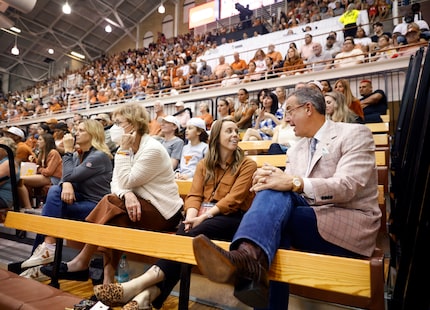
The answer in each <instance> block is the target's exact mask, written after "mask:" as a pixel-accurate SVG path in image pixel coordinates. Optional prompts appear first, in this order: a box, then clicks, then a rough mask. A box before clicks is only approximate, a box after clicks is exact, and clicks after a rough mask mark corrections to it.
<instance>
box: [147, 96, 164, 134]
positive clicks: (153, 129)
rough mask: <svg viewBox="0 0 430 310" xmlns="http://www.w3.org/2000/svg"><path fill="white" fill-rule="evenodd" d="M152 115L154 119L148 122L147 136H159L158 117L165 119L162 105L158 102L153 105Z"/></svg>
mask: <svg viewBox="0 0 430 310" xmlns="http://www.w3.org/2000/svg"><path fill="white" fill-rule="evenodd" d="M154 113H155V116H154V118H153V119H152V120H151V121H150V122H149V134H150V135H151V136H159V135H160V133H161V126H160V123H159V122H158V119H159V118H160V117H165V116H166V114H165V113H164V106H163V104H162V103H161V102H160V101H158V100H157V101H156V102H155V103H154Z"/></svg>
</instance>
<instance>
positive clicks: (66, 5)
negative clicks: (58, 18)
mask: <svg viewBox="0 0 430 310" xmlns="http://www.w3.org/2000/svg"><path fill="white" fill-rule="evenodd" d="M63 13H64V14H70V13H72V8H71V7H70V5H69V2H68V1H67V0H66V3H64V5H63Z"/></svg>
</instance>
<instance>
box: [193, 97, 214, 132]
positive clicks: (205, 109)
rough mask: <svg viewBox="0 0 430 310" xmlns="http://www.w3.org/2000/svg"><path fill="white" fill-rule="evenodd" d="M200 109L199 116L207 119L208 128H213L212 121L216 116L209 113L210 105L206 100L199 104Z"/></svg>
mask: <svg viewBox="0 0 430 310" xmlns="http://www.w3.org/2000/svg"><path fill="white" fill-rule="evenodd" d="M199 111H200V115H198V116H197V117H198V118H201V119H202V120H204V121H205V124H206V130H211V126H212V123H213V121H214V118H213V116H212V114H210V113H209V106H208V104H207V103H206V102H202V103H200V105H199Z"/></svg>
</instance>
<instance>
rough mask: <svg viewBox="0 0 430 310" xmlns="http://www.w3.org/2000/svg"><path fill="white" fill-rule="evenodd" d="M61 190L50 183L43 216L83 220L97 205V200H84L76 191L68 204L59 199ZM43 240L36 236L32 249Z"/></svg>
mask: <svg viewBox="0 0 430 310" xmlns="http://www.w3.org/2000/svg"><path fill="white" fill-rule="evenodd" d="M61 191H62V187H61V186H59V185H52V186H51V187H50V188H49V191H48V195H46V202H45V205H44V206H43V209H42V215H43V216H48V217H58V218H64V219H71V220H81V221H83V220H85V218H86V217H87V216H88V214H90V212H91V211H92V210H93V209H94V208H95V206H96V205H97V202H94V201H89V200H84V199H83V197H82V195H80V194H79V193H76V192H75V198H76V201H75V202H74V203H72V204H70V205H68V204H66V203H65V202H64V201H62V200H61ZM43 240H44V236H42V235H37V236H36V239H35V240H34V244H33V251H34V250H35V249H36V248H37V247H38V245H39V244H41V243H42V242H43Z"/></svg>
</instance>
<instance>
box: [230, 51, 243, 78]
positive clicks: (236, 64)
mask: <svg viewBox="0 0 430 310" xmlns="http://www.w3.org/2000/svg"><path fill="white" fill-rule="evenodd" d="M233 58H234V61H233V62H232V63H231V68H232V69H233V73H234V74H238V75H243V74H245V73H246V69H247V65H246V61H245V60H243V59H240V55H239V53H238V52H234V54H233Z"/></svg>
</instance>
